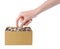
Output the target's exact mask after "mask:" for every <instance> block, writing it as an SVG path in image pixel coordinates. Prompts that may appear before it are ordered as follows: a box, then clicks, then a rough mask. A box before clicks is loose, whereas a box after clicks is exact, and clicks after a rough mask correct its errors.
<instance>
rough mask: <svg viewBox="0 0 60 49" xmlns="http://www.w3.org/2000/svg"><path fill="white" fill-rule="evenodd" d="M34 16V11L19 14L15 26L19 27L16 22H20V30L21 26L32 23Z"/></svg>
mask: <svg viewBox="0 0 60 49" xmlns="http://www.w3.org/2000/svg"><path fill="white" fill-rule="evenodd" d="M35 16H36V13H35V10H30V11H25V12H21V14H20V15H19V16H18V18H17V19H16V26H17V27H19V25H18V22H19V20H20V22H21V25H20V28H22V27H23V26H27V25H28V24H30V23H31V22H32V18H33V17H35Z"/></svg>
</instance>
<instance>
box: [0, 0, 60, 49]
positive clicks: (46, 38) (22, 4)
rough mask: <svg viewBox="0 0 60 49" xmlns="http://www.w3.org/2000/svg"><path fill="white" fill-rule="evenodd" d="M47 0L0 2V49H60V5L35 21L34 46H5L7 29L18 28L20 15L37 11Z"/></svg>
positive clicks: (33, 22)
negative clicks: (17, 21)
mask: <svg viewBox="0 0 60 49" xmlns="http://www.w3.org/2000/svg"><path fill="white" fill-rule="evenodd" d="M45 1H46V0H0V49H60V5H57V6H55V7H53V8H51V9H49V10H47V11H45V12H43V13H41V14H39V15H38V16H37V17H36V18H34V19H33V21H32V23H31V24H30V25H29V26H30V27H31V28H32V30H33V44H32V45H15V46H14V45H12V46H11V45H10V46H6V45H5V32H4V31H5V28H6V27H7V26H16V24H15V23H16V18H17V17H18V15H19V13H20V12H22V11H26V10H31V9H35V8H36V7H38V6H39V5H41V4H42V3H43V2H45Z"/></svg>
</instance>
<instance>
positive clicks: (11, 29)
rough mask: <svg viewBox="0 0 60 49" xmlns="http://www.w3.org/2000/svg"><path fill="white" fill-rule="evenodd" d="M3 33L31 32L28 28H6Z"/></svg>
mask: <svg viewBox="0 0 60 49" xmlns="http://www.w3.org/2000/svg"><path fill="white" fill-rule="evenodd" d="M5 31H31V28H30V27H24V28H19V27H18V28H17V27H7V28H6V30H5Z"/></svg>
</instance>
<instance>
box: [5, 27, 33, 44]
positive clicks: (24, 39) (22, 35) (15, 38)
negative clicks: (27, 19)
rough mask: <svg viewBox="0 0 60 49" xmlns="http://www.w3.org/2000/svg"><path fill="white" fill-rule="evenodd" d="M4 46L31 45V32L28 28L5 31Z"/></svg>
mask: <svg viewBox="0 0 60 49" xmlns="http://www.w3.org/2000/svg"><path fill="white" fill-rule="evenodd" d="M5 45H32V30H31V28H30V27H24V28H17V27H7V28H6V29H5Z"/></svg>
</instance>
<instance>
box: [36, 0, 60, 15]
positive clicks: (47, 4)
mask: <svg viewBox="0 0 60 49" xmlns="http://www.w3.org/2000/svg"><path fill="white" fill-rule="evenodd" d="M59 3H60V0H47V1H45V2H44V3H43V4H42V5H41V6H39V7H38V8H36V9H35V11H36V14H39V13H41V12H43V11H45V10H47V9H49V8H51V7H53V6H55V5H57V4H59Z"/></svg>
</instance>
